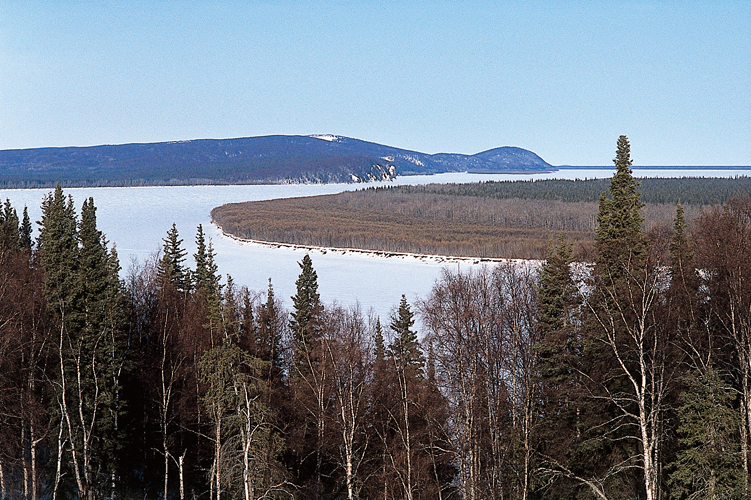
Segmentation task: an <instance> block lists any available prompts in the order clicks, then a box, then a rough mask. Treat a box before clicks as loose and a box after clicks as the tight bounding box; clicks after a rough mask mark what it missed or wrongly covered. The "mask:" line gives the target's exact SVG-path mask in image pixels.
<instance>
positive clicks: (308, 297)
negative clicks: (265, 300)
mask: <svg viewBox="0 0 751 500" xmlns="http://www.w3.org/2000/svg"><path fill="white" fill-rule="evenodd" d="M298 265H299V266H300V276H299V277H298V278H297V281H296V282H295V285H296V286H297V293H296V294H295V295H294V296H293V297H292V307H293V308H294V311H292V313H291V319H290V322H289V326H290V329H291V330H292V333H293V334H294V336H295V339H296V340H297V341H298V342H302V343H304V344H307V343H309V342H311V341H312V340H313V338H314V337H317V336H318V334H319V332H320V325H319V320H320V316H321V314H322V312H323V306H322V305H321V298H320V295H319V294H318V274H317V273H316V271H315V269H313V261H312V260H311V259H310V256H309V255H307V254H306V255H305V257H303V259H302V262H299V263H298Z"/></svg>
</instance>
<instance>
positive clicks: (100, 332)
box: [39, 185, 124, 498]
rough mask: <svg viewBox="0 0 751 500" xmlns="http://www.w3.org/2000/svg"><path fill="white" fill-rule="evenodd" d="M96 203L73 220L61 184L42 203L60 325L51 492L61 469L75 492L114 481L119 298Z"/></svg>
mask: <svg viewBox="0 0 751 500" xmlns="http://www.w3.org/2000/svg"><path fill="white" fill-rule="evenodd" d="M95 211H96V209H95V207H94V203H93V200H92V199H88V200H87V201H86V202H85V203H84V205H83V208H82V211H81V222H80V225H78V228H77V220H76V216H75V211H74V209H73V203H72V199H70V198H69V199H68V200H67V201H66V199H65V197H64V196H63V193H62V189H61V188H60V186H59V185H58V187H57V189H56V190H55V192H54V194H52V195H49V196H47V197H45V199H44V201H43V204H42V222H41V230H40V236H39V254H40V262H41V264H42V266H43V268H44V270H45V282H44V287H43V288H44V292H45V296H46V298H47V302H48V306H49V311H50V314H51V316H52V318H53V321H54V324H55V327H56V329H57V331H58V332H59V335H58V339H57V341H56V346H55V351H56V352H55V354H54V358H56V359H55V361H54V363H55V364H56V365H57V367H56V369H55V372H56V374H55V376H54V377H52V387H53V390H54V395H55V403H54V408H55V410H56V411H55V414H56V419H55V426H56V427H57V431H56V432H55V434H56V435H58V436H60V439H58V443H57V447H58V450H57V456H58V461H57V473H56V475H55V477H56V479H55V482H54V486H53V488H52V491H53V497H54V496H55V495H56V494H57V491H58V487H59V486H60V481H61V480H63V481H64V480H65V476H67V477H72V478H74V479H75V485H74V489H75V490H76V492H77V494H78V496H79V498H91V497H94V496H103V495H105V494H108V492H109V491H110V490H111V488H112V487H113V486H114V485H115V483H116V482H117V471H116V462H115V458H116V451H117V449H118V447H119V443H120V442H121V439H120V437H121V436H120V435H119V432H118V431H119V430H118V424H117V421H118V415H119V414H120V413H121V411H122V405H123V401H122V399H121V398H120V397H119V392H118V391H119V377H120V375H121V371H122V367H123V356H124V354H123V353H124V348H123V343H122V332H123V330H122V328H123V322H124V311H123V308H124V300H123V295H122V285H121V283H120V281H119V278H118V276H117V273H118V271H119V264H118V263H117V258H116V254H115V253H114V252H113V253H108V252H107V250H106V248H105V243H104V241H103V237H102V234H101V232H100V231H99V230H98V229H97V228H96V215H95ZM66 443H67V444H66ZM63 457H65V458H63ZM64 468H67V473H65V474H64Z"/></svg>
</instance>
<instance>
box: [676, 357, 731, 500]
mask: <svg viewBox="0 0 751 500" xmlns="http://www.w3.org/2000/svg"><path fill="white" fill-rule="evenodd" d="M685 382H686V390H685V391H684V392H682V393H681V397H680V401H681V405H680V407H678V418H679V419H680V425H679V426H678V429H677V433H678V442H679V445H680V449H679V451H678V454H677V459H676V461H675V462H674V463H672V464H671V465H670V467H669V469H670V470H671V471H672V472H671V473H670V479H669V484H670V485H671V487H672V491H671V493H670V497H671V498H674V499H676V500H681V499H689V500H690V499H698V498H707V499H712V500H720V499H732V498H742V494H741V493H742V491H743V475H744V474H743V463H742V454H741V449H740V448H741V447H740V441H739V439H738V435H739V428H740V427H741V425H742V423H741V414H740V413H739V412H738V411H737V410H736V409H734V408H733V406H734V405H735V404H736V400H737V399H738V396H737V394H735V393H734V392H733V390H732V389H730V388H729V387H727V386H726V384H725V382H724V381H723V380H722V378H721V377H720V376H719V374H718V373H717V371H716V370H714V369H713V368H712V367H711V366H707V367H704V368H702V369H701V370H698V371H693V372H691V373H690V374H689V375H688V376H687V377H686V379H685Z"/></svg>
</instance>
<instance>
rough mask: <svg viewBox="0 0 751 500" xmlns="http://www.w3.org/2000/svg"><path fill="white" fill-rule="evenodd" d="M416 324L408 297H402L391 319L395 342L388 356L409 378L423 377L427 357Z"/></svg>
mask: <svg viewBox="0 0 751 500" xmlns="http://www.w3.org/2000/svg"><path fill="white" fill-rule="evenodd" d="M414 324H415V319H414V315H413V314H412V309H411V308H410V305H409V303H408V302H407V297H406V296H405V295H402V298H401V301H400V302H399V309H398V310H397V312H396V315H394V316H393V317H392V318H391V325H390V326H391V330H392V331H393V332H394V340H393V341H392V342H391V344H390V345H389V348H388V355H389V357H391V358H392V359H393V360H394V363H395V364H396V366H397V369H398V370H404V371H405V373H406V375H407V376H408V377H409V378H414V377H422V376H423V375H424V373H423V368H424V366H425V357H424V356H423V354H422V350H421V349H420V342H419V341H418V339H417V332H416V331H415V330H413V329H412V327H413V326H414Z"/></svg>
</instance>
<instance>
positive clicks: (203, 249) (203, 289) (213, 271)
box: [192, 224, 223, 339]
mask: <svg viewBox="0 0 751 500" xmlns="http://www.w3.org/2000/svg"><path fill="white" fill-rule="evenodd" d="M193 257H194V258H195V262H196V270H195V272H194V273H193V276H194V277H193V280H192V281H193V287H192V288H194V289H195V292H196V294H197V295H198V298H199V300H201V301H203V303H204V304H205V306H206V323H205V325H204V327H205V328H207V329H208V330H209V332H210V333H211V338H212V339H213V338H214V336H215V335H218V334H219V333H220V332H221V331H223V319H222V311H221V303H222V285H221V284H220V283H219V280H220V277H219V273H218V267H217V265H216V263H215V262H214V248H213V246H212V244H211V240H209V244H208V246H207V245H206V239H205V237H204V234H203V227H202V226H201V225H200V224H199V225H198V230H197V234H196V253H195V254H193Z"/></svg>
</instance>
